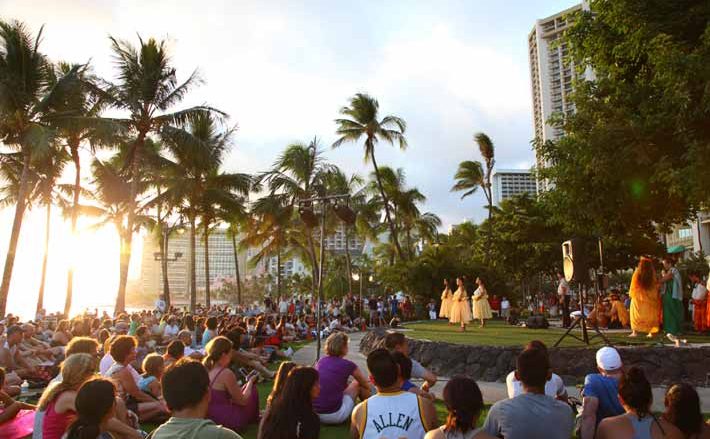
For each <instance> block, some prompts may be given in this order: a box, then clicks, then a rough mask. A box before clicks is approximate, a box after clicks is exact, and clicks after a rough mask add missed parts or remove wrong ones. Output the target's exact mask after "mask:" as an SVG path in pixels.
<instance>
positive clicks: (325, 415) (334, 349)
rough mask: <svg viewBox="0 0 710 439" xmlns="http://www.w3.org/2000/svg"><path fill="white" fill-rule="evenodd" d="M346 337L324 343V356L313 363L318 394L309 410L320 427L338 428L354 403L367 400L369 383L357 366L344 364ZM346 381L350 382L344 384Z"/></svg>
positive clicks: (347, 416)
mask: <svg viewBox="0 0 710 439" xmlns="http://www.w3.org/2000/svg"><path fill="white" fill-rule="evenodd" d="M348 341H349V338H348V336H347V334H345V333H343V332H338V333H335V334H332V335H330V336H329V337H328V338H327V339H326V341H325V354H326V355H325V356H323V357H321V359H320V360H318V362H317V363H316V366H315V367H316V370H317V371H318V374H319V377H320V378H319V379H320V387H321V392H320V395H319V396H318V397H317V398H316V399H315V401H313V408H314V409H315V411H316V413H318V416H319V417H320V421H321V422H322V423H324V424H342V423H343V422H345V421H346V420H347V419H348V418H349V417H350V414H351V413H352V411H353V407H355V400H356V399H357V397H358V396H360V399H363V400H364V399H366V398H367V397H368V396H370V383H369V382H368V381H367V378H366V377H365V374H363V373H362V371H361V370H360V369H358V367H357V365H356V364H355V363H353V362H352V361H350V360H346V359H345V356H346V355H347V354H348ZM350 377H353V378H354V380H353V381H352V382H351V383H350V384H348V380H349V379H350Z"/></svg>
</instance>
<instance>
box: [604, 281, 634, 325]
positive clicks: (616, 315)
mask: <svg viewBox="0 0 710 439" xmlns="http://www.w3.org/2000/svg"><path fill="white" fill-rule="evenodd" d="M629 318H630V317H629V310H628V309H626V307H625V306H624V303H623V302H622V301H621V300H620V298H619V291H618V290H612V292H611V310H610V318H609V329H621V328H628V327H629V324H630V320H629Z"/></svg>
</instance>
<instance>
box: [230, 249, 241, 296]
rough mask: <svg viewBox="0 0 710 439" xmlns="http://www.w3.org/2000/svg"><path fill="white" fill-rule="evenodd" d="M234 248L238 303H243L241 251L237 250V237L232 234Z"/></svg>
mask: <svg viewBox="0 0 710 439" xmlns="http://www.w3.org/2000/svg"><path fill="white" fill-rule="evenodd" d="M232 249H233V250H234V273H235V276H236V278H237V305H241V304H242V280H241V278H240V276H239V252H238V251H237V237H236V236H235V235H232Z"/></svg>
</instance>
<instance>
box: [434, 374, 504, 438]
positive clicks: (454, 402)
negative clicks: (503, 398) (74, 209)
mask: <svg viewBox="0 0 710 439" xmlns="http://www.w3.org/2000/svg"><path fill="white" fill-rule="evenodd" d="M444 404H445V405H446V410H447V411H448V412H449V414H448V417H447V418H446V423H445V424H444V425H442V426H441V427H439V428H437V429H435V430H431V431H430V432H428V433H427V434H426V436H424V439H493V436H490V435H488V434H487V433H486V432H484V431H483V429H480V428H479V429H477V428H476V424H478V418H479V417H480V416H481V411H482V410H483V394H482V393H481V389H479V388H478V384H476V382H475V381H474V380H472V379H471V378H468V377H464V376H455V377H453V378H452V379H451V380H449V382H448V383H446V386H445V387H444Z"/></svg>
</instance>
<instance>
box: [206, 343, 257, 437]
mask: <svg viewBox="0 0 710 439" xmlns="http://www.w3.org/2000/svg"><path fill="white" fill-rule="evenodd" d="M205 351H206V353H207V356H206V357H205V358H204V360H202V364H204V365H205V367H206V368H207V371H208V372H209V376H210V385H209V387H210V403H209V408H208V411H207V417H208V418H209V419H211V420H212V421H214V422H215V423H216V424H220V425H222V426H224V427H227V428H230V429H232V430H235V431H238V430H243V429H245V428H246V427H247V425H249V424H251V423H254V422H256V421H258V419H259V394H258V392H257V390H256V385H255V381H256V375H252V376H251V377H250V378H249V381H248V382H247V383H246V384H245V385H244V386H242V387H239V383H237V377H236V375H234V372H232V371H231V370H230V369H229V363H231V361H232V342H231V341H229V339H228V338H227V337H223V336H221V335H220V336H217V337H215V338H213V339H212V340H210V342H209V343H207V347H206V348H205Z"/></svg>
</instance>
